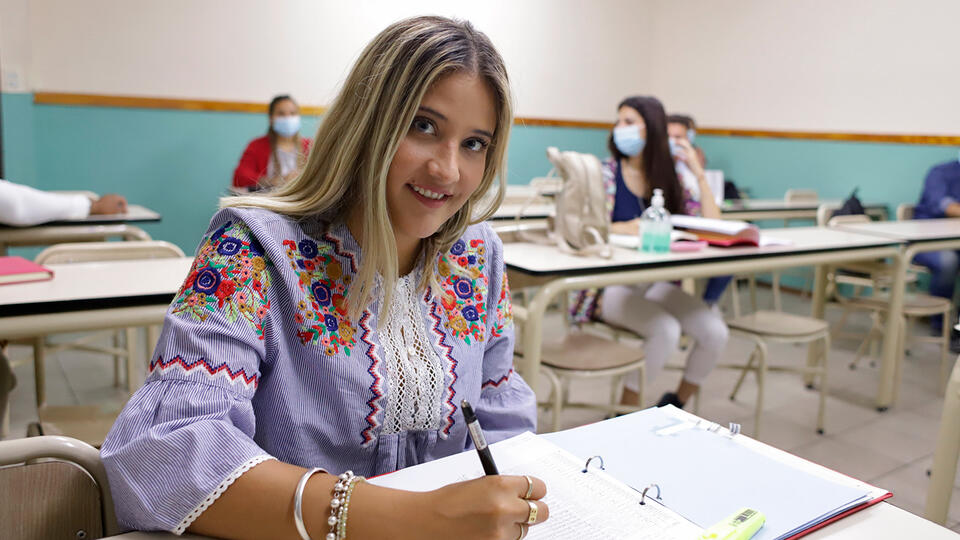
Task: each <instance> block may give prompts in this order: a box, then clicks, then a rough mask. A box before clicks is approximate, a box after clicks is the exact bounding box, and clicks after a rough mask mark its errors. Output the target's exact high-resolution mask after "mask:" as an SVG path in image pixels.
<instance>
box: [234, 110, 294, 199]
mask: <svg viewBox="0 0 960 540" xmlns="http://www.w3.org/2000/svg"><path fill="white" fill-rule="evenodd" d="M267 115H268V116H269V118H270V125H269V126H268V127H267V134H266V135H264V136H263V137H259V138H257V139H254V140H252V141H250V144H248V145H247V148H246V150H244V151H243V156H241V157H240V163H239V164H238V165H237V168H236V170H234V172H233V187H235V188H246V189H248V190H250V191H256V190H258V189H267V188H273V187H276V186H279V185H282V184H283V183H285V182H288V181H290V180H292V179H293V178H294V177H296V176H297V175H298V174H300V171H302V170H303V165H304V163H305V162H306V159H307V154H309V153H310V139H308V138H307V137H301V136H300V107H299V106H298V105H297V102H296V101H294V100H293V98H292V97H290V96H287V95H281V96H276V97H274V98H273V99H272V100H270V106H269V107H268V108H267Z"/></svg>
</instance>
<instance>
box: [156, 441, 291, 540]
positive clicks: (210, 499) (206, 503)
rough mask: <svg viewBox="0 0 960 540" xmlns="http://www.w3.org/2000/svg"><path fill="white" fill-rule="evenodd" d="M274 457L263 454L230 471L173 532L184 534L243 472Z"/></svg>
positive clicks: (178, 534)
mask: <svg viewBox="0 0 960 540" xmlns="http://www.w3.org/2000/svg"><path fill="white" fill-rule="evenodd" d="M273 459H277V458H275V457H273V456H271V455H269V454H261V455H259V456H256V457H253V458H250V459H249V460H247V461H246V463H244V464H243V465H240V466H239V467H237V468H236V469H234V471H233V472H232V473H230V476H228V477H226V478H225V479H224V480H223V482H220V485H219V486H217V488H216V489H214V490H213V491H212V492H211V493H210V494H209V495H207V498H206V499H204V500H203V501H201V502H200V504H198V505H197V507H196V508H194V509H193V511H192V512H190V513H189V514H187V517H185V518H183V521H181V522H180V524H179V525H177V528H175V529H173V531H172V532H173V534H175V535H177V536H180V535H181V534H183V532H184V531H186V530H187V527H189V526H190V525H191V524H193V522H194V521H195V520H196V519H197V518H198V517H200V514H202V513H203V511H204V510H206V509H207V508H209V507H210V505H211V504H213V503H214V502H215V501H216V500H217V499H219V498H220V495H223V492H224V491H226V490H227V488H228V487H230V485H231V484H233V483H234V482H236V481H237V478H240V477H241V476H243V473H245V472H247V471H249V470H250V469H252V468H254V467H255V466H257V465H259V464H261V463H263V462H264V461H270V460H273Z"/></svg>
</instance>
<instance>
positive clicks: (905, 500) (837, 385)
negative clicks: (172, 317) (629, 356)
mask: <svg viewBox="0 0 960 540" xmlns="http://www.w3.org/2000/svg"><path fill="white" fill-rule="evenodd" d="M766 296H767V295H766V294H765V291H761V301H764V300H766ZM784 302H785V309H786V310H788V311H791V312H795V313H809V301H808V300H806V299H803V298H799V297H796V296H793V295H785V296H784ZM838 315H839V311H838V309H837V308H835V307H831V308H829V309H828V318H830V319H831V320H836V319H837V318H838ZM868 324H869V321H868V318H867V317H866V315H863V314H859V315H855V316H853V317H852V318H851V322H850V325H849V326H848V328H850V329H859V330H865V329H866V327H867V325H868ZM546 328H547V332H560V331H562V326H561V321H560V318H559V317H554V318H552V319H551V320H550V321H548V324H547V325H546ZM915 330H916V331H917V332H918V333H919V332H924V331H925V328H923V327H918V328H916V329H915ZM856 346H857V343H856V342H854V341H844V340H835V341H834V345H833V350H832V351H831V356H830V365H831V370H830V385H829V386H830V388H831V391H830V396H829V397H828V399H827V420H826V433H825V434H824V435H818V434H817V433H816V430H815V423H816V413H817V405H818V394H817V392H816V391H811V390H807V389H806V388H805V387H804V386H803V384H802V383H801V381H800V377H799V376H798V375H793V374H785V373H771V374H770V375H768V377H769V378H768V389H767V392H766V399H765V406H764V414H763V425H762V431H761V433H760V436H759V438H760V439H761V440H763V441H764V442H767V443H769V444H772V445H774V446H777V447H779V448H782V449H785V450H788V451H790V452H793V453H795V454H798V455H800V456H802V457H805V458H807V459H810V460H813V461H815V462H818V463H821V464H823V465H826V466H828V467H831V468H834V469H836V470H838V471H840V472H843V473H846V474H848V475H850V476H854V477H856V478H859V479H862V480H866V481H868V482H871V483H873V484H876V485H878V486H881V487H884V488H886V489H889V490H891V491H893V492H894V495H895V496H894V498H893V499H891V503H892V504H895V505H897V506H899V507H901V508H904V509H906V510H908V511H910V512H914V513H917V514H922V513H923V506H924V501H925V500H926V490H927V484H928V477H927V475H926V471H927V470H928V469H929V467H930V464H931V461H932V454H933V448H934V443H935V440H936V435H937V429H938V425H939V421H940V411H941V407H942V405H943V399H942V398H941V396H940V392H939V390H938V388H939V382H938V377H939V373H940V364H939V351H938V349H937V348H936V347H935V346H933V345H928V344H923V345H916V346H914V347H912V348H911V354H910V356H908V357H907V360H906V366H905V369H904V380H903V385H902V387H901V389H900V401H899V403H898V404H897V405H896V406H894V407H892V408H891V409H890V410H889V411H887V412H885V413H878V412H877V411H875V410H874V408H873V407H872V406H871V400H872V397H873V396H874V394H875V392H876V389H877V384H878V369H877V368H876V367H871V366H870V365H869V363H868V362H866V361H864V362H862V363H861V365H860V366H859V368H858V369H856V370H851V369H849V368H848V364H849V363H850V361H851V360H852V358H853V351H854V349H855V348H856ZM10 352H11V356H12V359H13V362H14V371H15V373H16V375H17V377H18V380H19V381H18V382H19V384H18V387H17V389H16V390H15V391H14V394H13V397H12V403H11V436H22V435H23V434H24V433H25V430H26V426H27V425H28V424H29V423H30V422H32V421H34V420H35V419H36V409H35V407H34V405H33V402H34V397H33V369H32V363H31V360H30V353H29V349H27V348H25V347H17V346H13V347H11V351H10ZM749 352H750V344H748V343H747V342H744V341H739V340H731V342H730V343H729V345H728V346H727V349H726V351H725V352H724V357H725V360H727V361H743V360H744V359H746V358H747V356H748V354H749ZM770 356H771V362H772V363H783V364H791V363H793V364H796V363H800V362H804V361H805V359H806V349H805V348H804V347H800V346H793V345H771V348H770ZM112 373H113V366H112V361H110V360H108V359H106V358H103V357H98V356H96V355H93V354H89V353H83V352H65V353H58V354H55V355H52V356H51V357H50V358H49V359H48V365H47V382H46V388H47V394H48V396H49V398H48V401H49V402H50V404H51V405H101V406H103V407H107V408H109V407H114V408H119V407H120V406H122V404H123V402H124V401H125V400H126V397H127V396H126V394H125V392H124V391H123V390H121V389H118V388H114V387H113V385H112V381H113V374H112ZM736 377H737V373H736V372H733V371H729V370H718V371H716V372H714V373H713V374H712V375H711V377H710V379H709V380H708V382H707V384H706V385H705V386H704V388H703V390H702V393H701V396H700V400H701V403H700V406H699V409H698V410H697V411H695V412H697V413H698V414H699V415H700V416H703V417H705V418H708V419H710V420H713V421H716V422H721V423H724V424H726V423H727V422H739V423H741V424H742V426H743V430H744V433H746V434H752V433H753V427H754V425H753V424H754V422H753V403H754V399H755V397H756V386H755V384H754V381H753V380H752V378H750V377H748V379H747V381H746V382H745V383H744V386H743V388H742V389H741V391H740V395H739V396H738V397H737V400H736V401H731V400H730V399H729V393H730V391H731V389H732V388H733V384H734V382H735V381H736ZM678 380H679V373H678V372H676V371H667V372H665V373H664V374H663V375H662V376H661V377H660V378H659V379H658V380H656V381H653V382H652V383H648V388H647V389H646V401H647V402H648V403H650V402H655V401H656V400H657V399H658V398H659V396H660V395H661V394H662V393H663V392H664V391H667V390H670V389H672V388H671V387H672V386H674V385H676V384H677V381H678ZM537 390H538V394H539V395H540V396H542V397H545V396H546V395H547V393H548V391H547V387H546V385H545V384H542V385H541V388H538V389H537ZM571 392H572V394H573V398H574V399H575V400H597V401H601V400H604V399H607V396H608V393H609V385H608V384H607V383H606V382H604V381H591V382H589V383H583V384H578V383H575V384H573V386H572V388H571ZM688 409H691V410H693V409H694V406H693V404H690V405H688ZM562 419H563V427H573V426H576V425H579V424H582V423H586V422H592V421H595V420H598V419H600V415H599V413H594V412H589V411H577V410H568V411H564V415H563V418H562ZM548 420H549V415H548V414H545V413H542V414H541V419H540V422H541V425H542V426H547V425H549V424H548ZM956 486H958V487H955V489H954V497H953V499H952V504H951V508H950V517H949V522H948V526H949V527H952V528H954V530H957V531H960V481H958V483H957V484H956Z"/></svg>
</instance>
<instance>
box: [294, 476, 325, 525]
mask: <svg viewBox="0 0 960 540" xmlns="http://www.w3.org/2000/svg"><path fill="white" fill-rule="evenodd" d="M318 472H324V473H325V472H327V470H326V469H321V468H320V467H314V468H313V469H310V470H309V471H307V472H305V473H303V476H301V477H300V482H299V483H298V484H297V491H296V494H295V495H294V496H293V524H294V525H296V527H297V532H298V533H300V538H301V539H302V540H310V535H309V534H307V527H306V525H304V524H303V489H304V488H305V487H307V480H309V479H310V477H311V476H313V475H314V474H316V473H318Z"/></svg>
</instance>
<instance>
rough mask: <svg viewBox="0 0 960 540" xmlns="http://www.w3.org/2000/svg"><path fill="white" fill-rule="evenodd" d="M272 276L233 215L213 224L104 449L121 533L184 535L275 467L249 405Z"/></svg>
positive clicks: (222, 215) (227, 212) (261, 253)
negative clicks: (256, 475)
mask: <svg viewBox="0 0 960 540" xmlns="http://www.w3.org/2000/svg"><path fill="white" fill-rule="evenodd" d="M272 271H273V269H272V266H271V264H270V262H269V261H268V260H267V257H266V256H265V254H264V250H263V247H262V246H261V244H260V242H259V241H258V240H257V238H256V237H255V236H254V235H253V234H252V233H251V229H250V227H249V226H248V225H247V224H246V223H244V221H243V220H242V219H240V218H239V217H238V214H237V213H236V211H232V210H223V211H221V212H219V213H218V214H217V215H216V216H214V218H213V221H212V222H211V226H210V230H209V232H208V234H207V236H206V237H205V238H204V240H203V242H202V243H201V245H200V247H199V248H198V251H197V256H196V258H195V260H194V263H193V266H192V267H191V269H190V274H189V275H188V276H187V278H186V280H185V281H184V284H183V286H182V287H181V289H180V291H179V293H178V294H177V296H176V298H175V299H174V301H173V303H172V304H171V306H170V309H169V310H168V311H167V316H166V320H165V321H164V325H163V331H162V333H161V335H160V340H159V342H158V344H157V348H156V350H155V351H154V354H153V356H152V358H151V362H150V365H149V371H148V375H147V379H146V382H145V384H144V386H143V387H142V388H140V390H138V391H137V392H136V393H135V394H134V395H133V397H131V398H130V401H129V402H128V403H127V405H126V407H124V409H123V412H122V413H121V414H120V417H119V418H118V419H117V421H116V423H115V424H114V426H113V428H112V429H111V431H110V434H109V435H108V436H107V439H106V441H105V442H104V444H103V448H102V449H101V457H102V458H103V462H104V465H105V466H106V469H107V475H108V477H109V480H110V488H111V490H112V492H113V500H114V501H115V505H116V510H117V517H118V520H119V521H120V524H121V525H122V526H124V527H127V528H132V529H139V530H168V531H173V532H175V533H177V534H180V533H182V532H183V531H184V530H185V529H186V528H187V527H188V526H189V525H190V524H191V523H192V522H193V520H194V519H196V518H197V516H199V515H200V514H201V513H202V512H203V511H204V510H205V509H206V508H207V507H208V506H210V505H211V504H212V503H213V502H214V501H215V500H216V499H217V497H219V495H220V494H221V493H223V491H225V490H226V489H227V487H229V486H230V484H232V483H233V482H234V481H235V480H236V479H237V478H239V477H240V476H241V475H242V474H243V473H245V472H246V471H248V470H249V469H251V468H252V467H254V466H256V465H257V464H259V463H261V462H263V461H266V460H268V459H273V458H272V457H271V456H270V455H268V454H267V453H266V452H265V451H264V450H262V449H261V448H260V447H259V446H258V445H257V444H256V443H255V442H254V440H253V435H254V431H255V418H254V413H253V407H252V405H251V398H252V397H253V395H254V393H255V392H256V389H257V384H258V382H259V379H260V365H261V362H263V361H264V359H265V356H266V350H265V347H264V334H265V333H266V334H267V339H268V340H269V339H270V337H271V331H270V315H269V307H270V299H269V294H270V285H271V274H272Z"/></svg>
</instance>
